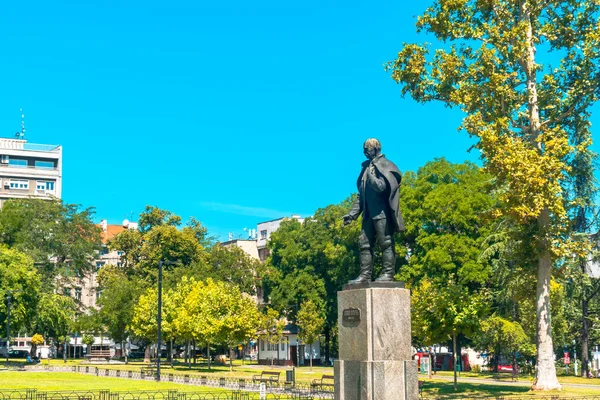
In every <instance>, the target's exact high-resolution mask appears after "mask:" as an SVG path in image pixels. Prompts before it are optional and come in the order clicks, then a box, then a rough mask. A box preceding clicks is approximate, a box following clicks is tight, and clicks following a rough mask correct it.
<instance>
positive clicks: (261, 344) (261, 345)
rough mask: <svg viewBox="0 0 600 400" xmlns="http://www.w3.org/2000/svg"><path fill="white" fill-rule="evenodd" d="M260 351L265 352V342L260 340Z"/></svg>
mask: <svg viewBox="0 0 600 400" xmlns="http://www.w3.org/2000/svg"><path fill="white" fill-rule="evenodd" d="M260 351H265V341H264V340H262V339H260Z"/></svg>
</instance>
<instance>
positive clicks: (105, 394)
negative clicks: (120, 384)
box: [99, 389, 110, 400]
mask: <svg viewBox="0 0 600 400" xmlns="http://www.w3.org/2000/svg"><path fill="white" fill-rule="evenodd" d="M99 400H110V390H108V389H103V390H100V396H99Z"/></svg>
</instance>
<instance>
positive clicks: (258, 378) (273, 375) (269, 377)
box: [252, 371, 281, 387]
mask: <svg viewBox="0 0 600 400" xmlns="http://www.w3.org/2000/svg"><path fill="white" fill-rule="evenodd" d="M279 375H281V372H276V371H262V372H261V373H260V375H254V376H252V382H253V383H256V382H258V383H260V382H264V383H265V384H269V385H270V386H277V387H279Z"/></svg>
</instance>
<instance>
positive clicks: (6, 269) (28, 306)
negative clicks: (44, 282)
mask: <svg viewBox="0 0 600 400" xmlns="http://www.w3.org/2000/svg"><path fill="white" fill-rule="evenodd" d="M39 292H40V275H39V274H38V273H37V271H36V270H35V268H33V261H32V260H31V258H30V257H28V256H27V255H26V254H23V253H21V252H20V251H17V250H14V249H9V248H8V247H6V246H4V245H0V325H1V326H5V324H6V318H7V313H8V309H7V307H8V297H9V296H10V301H11V309H10V319H11V331H12V332H18V331H19V330H21V329H24V330H30V329H31V328H33V325H34V319H35V316H36V309H37V305H38V301H39Z"/></svg>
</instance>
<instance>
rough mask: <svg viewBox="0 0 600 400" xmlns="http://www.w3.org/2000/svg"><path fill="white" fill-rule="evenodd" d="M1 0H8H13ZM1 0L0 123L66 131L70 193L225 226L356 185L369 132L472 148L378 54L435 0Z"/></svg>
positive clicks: (8, 129)
mask: <svg viewBox="0 0 600 400" xmlns="http://www.w3.org/2000/svg"><path fill="white" fill-rule="evenodd" d="M4 3H6V4H4ZM4 3H3V4H2V7H1V12H0V37H1V38H2V39H1V40H0V51H1V53H2V55H3V62H2V66H0V79H1V87H2V94H3V96H2V98H1V99H0V135H2V136H6V135H11V134H13V133H14V132H16V131H18V130H19V129H20V113H19V108H21V107H22V108H23V109H24V111H25V116H26V117H25V119H26V129H27V139H28V140H29V141H30V142H32V143H51V144H61V145H62V146H63V147H64V150H63V157H64V161H63V163H64V166H63V178H64V181H63V182H64V189H63V198H64V200H65V201H66V202H69V203H78V204H82V205H83V206H94V207H96V211H97V220H98V221H99V220H100V219H108V221H109V223H120V222H121V221H122V220H123V219H124V218H130V215H131V213H133V215H134V220H136V219H137V217H136V216H137V215H138V214H139V212H140V211H142V210H143V208H144V206H145V205H147V204H149V205H155V206H158V207H161V208H166V209H169V210H171V211H173V212H174V213H176V214H178V215H181V216H182V217H184V219H187V218H188V217H189V216H195V217H196V218H198V219H199V220H200V221H201V222H202V223H204V224H205V225H206V226H207V227H208V228H209V230H210V231H211V233H212V234H213V235H215V236H218V237H220V238H226V237H227V233H228V232H234V234H235V235H237V234H240V233H242V229H243V228H244V227H248V228H254V227H255V226H256V223H258V222H260V221H264V220H268V219H273V218H277V217H280V216H286V215H290V214H292V213H298V214H301V215H305V216H306V215H311V214H312V213H313V212H314V211H315V210H316V209H317V208H320V207H324V206H326V205H328V204H331V203H337V202H340V201H341V200H343V199H344V198H346V197H347V196H348V195H349V194H350V193H352V192H353V191H355V186H354V184H355V179H356V175H357V174H358V172H359V167H360V163H361V162H362V161H363V155H362V149H361V146H362V143H363V141H364V140H365V139H366V138H367V137H373V136H374V137H377V138H379V139H380V140H381V142H382V144H383V152H384V153H385V154H386V155H387V156H388V158H390V159H391V160H393V161H394V162H395V163H396V164H397V165H398V166H399V167H400V169H401V170H403V171H406V170H416V169H417V168H418V167H419V166H421V165H423V164H424V163H425V162H427V161H429V160H432V159H433V158H435V157H442V156H443V157H446V158H448V159H449V160H451V161H454V162H462V161H464V160H466V159H469V160H472V161H476V160H477V157H478V155H477V154H476V153H471V154H469V153H467V149H468V148H469V146H470V145H471V144H472V141H471V140H470V139H469V138H468V137H467V136H466V135H465V134H464V133H460V132H457V130H456V128H457V126H458V125H459V122H460V119H461V114H460V113H459V112H457V111H454V110H449V109H446V108H443V107H442V106H441V105H440V104H427V105H419V104H416V103H415V102H413V101H412V100H410V99H402V98H401V97H400V95H399V87H398V86H397V85H396V84H395V83H394V82H393V81H392V80H391V79H390V78H389V75H388V74H387V73H386V72H385V71H384V70H383V66H382V65H383V63H384V62H386V61H388V60H392V59H393V58H394V56H395V54H396V52H397V51H398V50H399V49H400V48H401V45H402V43H403V42H411V41H423V40H424V38H422V37H421V38H419V37H417V36H416V34H415V29H414V23H415V16H416V15H418V14H419V13H421V12H422V11H423V10H424V8H425V7H426V5H427V3H428V2H421V1H413V2H403V1H394V2H348V1H343V2H342V1H328V2H322V1H312V0H309V1H304V2H285V1H255V2H247V1H238V0H234V1H229V2H216V1H215V2H206V1H192V0H185V1H184V0H172V1H168V2H165V1H160V2H158V1H137V0H131V1H123V0H119V1H114V0H102V1H100V0H94V1H90V0H87V1H80V0H77V1H75V0H72V1H61V0H58V1H52V2H48V1H39V0H32V1H29V0H24V1H12V2H4Z"/></svg>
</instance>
